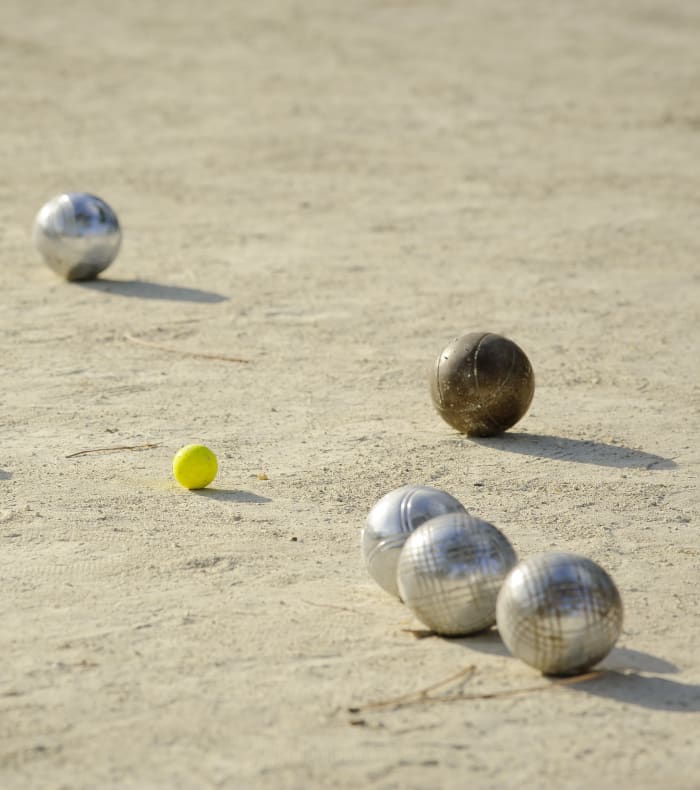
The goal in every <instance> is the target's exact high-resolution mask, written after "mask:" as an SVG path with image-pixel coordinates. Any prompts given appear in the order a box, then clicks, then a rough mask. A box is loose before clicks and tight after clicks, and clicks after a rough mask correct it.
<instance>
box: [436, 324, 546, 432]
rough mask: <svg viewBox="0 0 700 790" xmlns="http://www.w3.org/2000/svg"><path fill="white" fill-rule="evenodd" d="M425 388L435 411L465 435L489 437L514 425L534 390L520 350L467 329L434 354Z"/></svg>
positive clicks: (495, 338) (508, 342)
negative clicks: (430, 375) (428, 387)
mask: <svg viewBox="0 0 700 790" xmlns="http://www.w3.org/2000/svg"><path fill="white" fill-rule="evenodd" d="M430 393H431V396H432V399H433V403H434V404H435V408H436V409H437V411H438V413H439V414H440V416H441V417H442V418H443V419H444V420H445V422H447V423H448V424H449V425H451V426H452V427H453V428H455V429H456V430H458V431H459V432H460V433H465V434H467V436H494V435H496V434H498V433H501V432H502V431H505V430H507V429H508V428H510V427H511V426H513V425H515V423H516V422H518V420H520V419H521V418H522V417H523V416H524V414H525V412H526V411H527V410H528V408H529V406H530V403H531V402H532V397H533V395H534V393H535V376H534V373H533V372H532V366H531V365H530V361H529V360H528V358H527V356H526V355H525V352H524V351H523V350H522V349H521V348H520V347H519V346H517V345H516V344H515V343H514V342H513V341H512V340H508V338H505V337H501V336H500V335H495V334H493V333H491V332H471V333H470V334H467V335H464V336H462V337H458V338H456V339H455V340H453V341H452V342H451V343H449V344H448V345H447V346H446V347H445V348H444V349H443V351H442V352H441V353H440V355H439V356H438V358H437V360H436V362H435V367H434V369H433V373H432V378H431V381H430Z"/></svg>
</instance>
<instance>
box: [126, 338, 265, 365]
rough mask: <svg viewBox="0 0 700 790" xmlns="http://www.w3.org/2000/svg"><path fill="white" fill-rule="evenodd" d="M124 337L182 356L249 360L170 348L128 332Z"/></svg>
mask: <svg viewBox="0 0 700 790" xmlns="http://www.w3.org/2000/svg"><path fill="white" fill-rule="evenodd" d="M124 339H125V340H128V341H129V342H130V343H136V344H138V345H139V346H147V347H148V348H157V349H159V350H160V351H167V352H168V353H170V354H180V356H183V357H203V358H204V359H219V360H222V361H223V362H240V363H242V364H247V363H248V362H250V360H249V359H243V358H242V357H227V356H224V355H223V354H207V353H205V352H203V351H183V350H182V349H181V348H172V347H171V346H162V345H161V344H160V343H152V342H151V341H150V340H142V339H141V338H140V337H134V336H133V335H130V334H129V333H128V332H127V333H125V334H124Z"/></svg>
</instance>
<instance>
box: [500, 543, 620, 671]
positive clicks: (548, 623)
mask: <svg viewBox="0 0 700 790" xmlns="http://www.w3.org/2000/svg"><path fill="white" fill-rule="evenodd" d="M496 617H497V623H498V630H499V632H500V634H501V638H502V639H503V641H504V642H505V644H506V646H507V647H508V649H509V650H510V652H511V653H512V654H513V655H514V656H517V657H518V658H520V659H521V660H522V661H524V662H525V663H526V664H530V666H533V667H535V668H536V669H539V670H540V671H541V672H543V673H545V674H548V675H573V674H577V673H579V672H583V671H585V670H587V669H589V668H590V667H592V666H593V665H594V664H597V663H598V661H600V660H602V659H603V658H605V656H606V655H607V654H608V653H609V652H610V650H611V649H612V647H613V645H614V644H615V642H616V641H617V638H618V636H619V635H620V632H621V630H622V600H621V598H620V593H619V592H618V589H617V587H616V586H615V583H614V582H613V580H612V579H611V578H610V576H609V575H608V574H607V573H606V572H605V571H604V570H603V569H602V568H601V567H600V566H599V565H597V564H596V563H595V562H593V561H592V560H589V559H587V558H586V557H579V556H578V555H576V554H569V553H565V552H545V553H543V554H535V555H534V556H532V557H528V558H527V559H526V560H523V562H521V563H519V564H518V565H517V566H516V567H515V568H514V569H513V570H512V571H511V573H510V574H509V575H508V578H507V579H506V581H505V582H504V584H503V587H502V588H501V592H500V593H499V596H498V604H497V608H496Z"/></svg>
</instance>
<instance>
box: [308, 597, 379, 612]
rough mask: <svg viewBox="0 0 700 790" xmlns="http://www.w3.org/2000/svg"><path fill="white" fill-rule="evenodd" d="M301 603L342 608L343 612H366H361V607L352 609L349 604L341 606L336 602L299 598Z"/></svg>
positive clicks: (323, 607)
mask: <svg viewBox="0 0 700 790" xmlns="http://www.w3.org/2000/svg"><path fill="white" fill-rule="evenodd" d="M299 600H300V601H301V603H305V604H307V606H320V607H321V608H322V609H340V611H341V612H352V613H353V614H359V615H364V612H361V611H360V610H359V609H350V607H348V606H339V605H338V604H335V603H318V602H317V601H307V600H306V598H300V599H299Z"/></svg>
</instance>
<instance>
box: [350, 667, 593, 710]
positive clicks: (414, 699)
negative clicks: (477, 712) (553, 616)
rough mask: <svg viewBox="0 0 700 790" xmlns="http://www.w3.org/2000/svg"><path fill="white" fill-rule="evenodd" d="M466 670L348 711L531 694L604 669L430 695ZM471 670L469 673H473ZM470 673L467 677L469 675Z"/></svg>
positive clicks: (582, 680) (588, 677)
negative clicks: (545, 680) (511, 685)
mask: <svg viewBox="0 0 700 790" xmlns="http://www.w3.org/2000/svg"><path fill="white" fill-rule="evenodd" d="M475 669H476V668H475V667H468V668H467V670H473V671H475ZM467 670H463V671H462V673H459V674H457V675H453V676H452V677H451V678H447V679H446V680H443V681H441V682H440V683H436V684H435V685H433V686H429V687H428V688H425V689H422V690H421V691H420V692H414V693H413V694H406V695H404V696H403V697H396V698H394V699H390V700H383V701H382V702H370V703H369V704H367V705H360V706H359V707H354V708H348V712H349V713H360V712H361V711H366V710H376V709H378V708H388V707H393V708H403V707H406V706H407V705H427V704H431V703H445V702H459V701H467V700H472V701H473V700H486V699H503V698H505V697H515V696H517V695H519V694H532V693H533V692H536V691H549V690H550V689H552V688H556V687H558V686H573V685H575V684H577V683H586V682H587V681H590V680H596V679H597V678H600V677H602V676H603V675H605V674H606V673H605V670H602V669H600V670H596V671H594V672H587V673H586V674H585V675H576V676H574V677H570V678H558V679H557V680H552V681H551V682H550V683H548V684H547V685H538V686H526V687H525V688H516V689H501V690H500V691H492V692H481V693H477V694H450V695H449V696H443V697H431V696H430V691H433V690H434V689H435V688H438V687H439V686H442V685H445V684H446V683H449V682H450V681H454V680H456V679H457V678H458V677H459V676H460V675H461V674H463V673H465V672H466V671H467ZM473 671H472V673H471V674H473ZM471 674H470V675H469V677H471Z"/></svg>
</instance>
